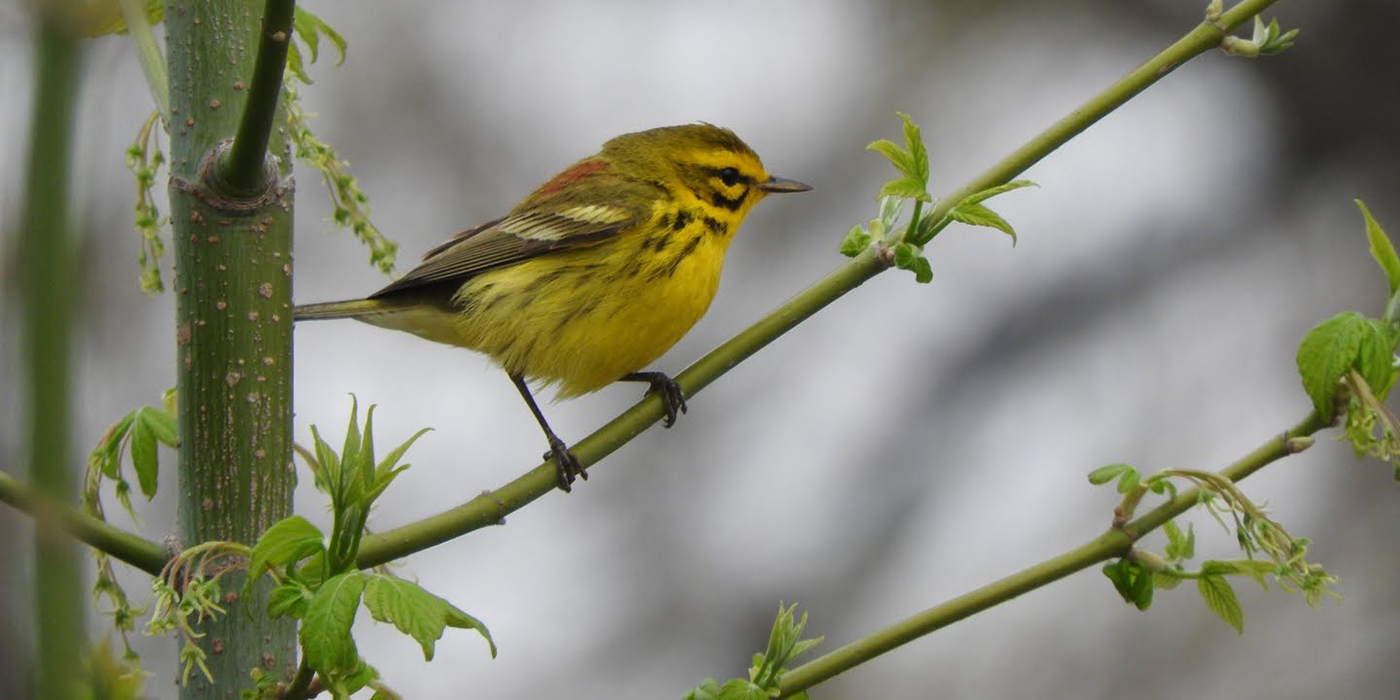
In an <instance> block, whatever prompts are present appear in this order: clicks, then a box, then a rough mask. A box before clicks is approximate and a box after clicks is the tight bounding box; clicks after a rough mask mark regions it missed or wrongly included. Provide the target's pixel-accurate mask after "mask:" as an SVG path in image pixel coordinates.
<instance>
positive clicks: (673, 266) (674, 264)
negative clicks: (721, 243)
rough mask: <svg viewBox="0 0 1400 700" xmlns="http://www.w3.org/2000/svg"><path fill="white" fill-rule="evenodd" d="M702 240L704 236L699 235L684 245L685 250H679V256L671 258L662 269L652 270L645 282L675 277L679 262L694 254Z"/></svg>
mask: <svg viewBox="0 0 1400 700" xmlns="http://www.w3.org/2000/svg"><path fill="white" fill-rule="evenodd" d="M703 238H704V236H703V235H701V236H696V237H694V238H692V239H690V242H689V243H687V244H685V248H682V249H681V252H680V254H678V255H676V257H674V258H671V262H669V263H666V265H665V266H663V267H658V268H655V269H653V270H652V271H651V274H650V275H647V281H649V282H655V281H657V280H660V279H661V278H662V277H671V276H673V275H675V274H676V270H677V269H678V268H679V267H680V266H681V261H682V260H685V259H686V258H688V257H690V254H691V253H694V252H695V249H696V248H699V247H700V241H701V239H703Z"/></svg>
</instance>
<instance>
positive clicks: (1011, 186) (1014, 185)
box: [958, 180, 1040, 204]
mask: <svg viewBox="0 0 1400 700" xmlns="http://www.w3.org/2000/svg"><path fill="white" fill-rule="evenodd" d="M1023 187H1040V185H1037V184H1036V183H1035V182H1033V181H1031V180H1012V181H1011V182H1008V183H1006V184H1004V185H997V186H996V187H988V188H987V189H985V190H982V191H980V192H974V193H973V194H970V195H968V196H966V197H963V198H962V201H960V202H958V204H976V203H978V202H984V201H986V200H988V199H991V198H992V197H995V196H997V195H999V194H1004V193H1006V192H1010V191H1012V190H1019V189H1021V188H1023Z"/></svg>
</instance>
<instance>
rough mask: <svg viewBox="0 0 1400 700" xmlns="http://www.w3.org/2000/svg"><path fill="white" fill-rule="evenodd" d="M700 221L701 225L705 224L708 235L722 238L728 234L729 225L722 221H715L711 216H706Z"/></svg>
mask: <svg viewBox="0 0 1400 700" xmlns="http://www.w3.org/2000/svg"><path fill="white" fill-rule="evenodd" d="M700 221H701V223H704V224H705V228H707V229H710V233H713V234H715V235H716V236H723V235H724V234H726V233H729V225H728V224H726V223H724V222H723V221H720V220H719V219H716V218H715V217H713V216H707V217H705V218H703V219H701V220H700Z"/></svg>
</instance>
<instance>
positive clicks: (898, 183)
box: [865, 112, 932, 202]
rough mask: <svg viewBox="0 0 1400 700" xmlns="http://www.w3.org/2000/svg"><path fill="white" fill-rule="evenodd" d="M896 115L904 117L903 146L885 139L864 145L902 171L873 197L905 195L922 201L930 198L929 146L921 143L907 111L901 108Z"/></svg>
mask: <svg viewBox="0 0 1400 700" xmlns="http://www.w3.org/2000/svg"><path fill="white" fill-rule="evenodd" d="M899 116H900V118H901V119H903V120H904V143H905V146H906V147H905V148H900V147H899V146H897V145H895V144H894V143H893V142H891V141H888V140H885V139H880V140H879V141H875V142H872V143H871V144H869V145H868V146H866V147H865V148H866V149H867V150H871V151H875V152H876V153H879V154H880V155H882V156H884V157H885V158H886V159H887V160H889V161H890V163H891V164H893V165H894V167H895V169H896V170H898V171H899V172H900V174H901V175H902V177H900V178H897V179H894V180H890V181H889V182H886V183H885V184H884V186H883V187H881V188H880V193H879V194H877V195H876V196H875V198H876V199H884V198H885V197H905V198H909V199H916V200H919V201H921V202H928V201H931V199H932V198H931V197H929V195H928V149H926V148H925V147H924V139H923V136H922V135H921V134H920V133H919V126H918V125H917V124H915V123H914V121H913V120H912V119H910V118H909V115H908V114H905V113H903V112H900V113H899Z"/></svg>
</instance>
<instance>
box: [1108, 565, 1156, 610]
mask: <svg viewBox="0 0 1400 700" xmlns="http://www.w3.org/2000/svg"><path fill="white" fill-rule="evenodd" d="M1103 575H1104V576H1107V577H1108V580H1109V581H1112V582H1113V587H1114V589H1116V590H1117V591H1118V595H1120V596H1122V597H1123V600H1124V601H1126V602H1128V603H1131V604H1133V605H1135V606H1137V609H1138V610H1146V609H1147V608H1148V607H1149V606H1151V605H1152V572H1151V571H1148V569H1147V567H1145V566H1143V565H1142V564H1141V563H1140V562H1136V561H1132V560H1131V559H1119V560H1118V561H1116V562H1112V563H1109V564H1104V566H1103Z"/></svg>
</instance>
